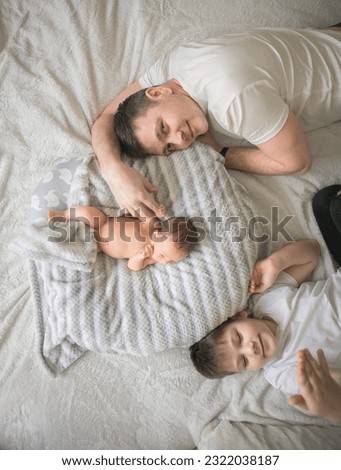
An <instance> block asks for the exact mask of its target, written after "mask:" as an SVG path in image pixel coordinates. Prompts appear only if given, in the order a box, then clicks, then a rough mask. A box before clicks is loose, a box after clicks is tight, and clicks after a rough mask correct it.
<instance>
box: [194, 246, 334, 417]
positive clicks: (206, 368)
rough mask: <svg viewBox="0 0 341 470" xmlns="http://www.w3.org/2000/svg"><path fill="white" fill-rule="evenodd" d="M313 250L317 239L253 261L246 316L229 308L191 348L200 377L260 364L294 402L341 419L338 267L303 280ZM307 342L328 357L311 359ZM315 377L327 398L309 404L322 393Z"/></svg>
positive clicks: (309, 269)
mask: <svg viewBox="0 0 341 470" xmlns="http://www.w3.org/2000/svg"><path fill="white" fill-rule="evenodd" d="M319 253H320V249H319V245H318V243H317V242H316V241H315V240H301V241H298V242H294V243H290V244H288V245H285V246H284V247H283V248H281V249H280V250H278V251H276V252H275V253H273V254H272V255H270V256H269V257H268V258H266V259H264V260H261V261H257V263H256V264H255V266H254V269H253V273H252V277H251V281H250V286H249V291H250V292H251V293H253V295H252V297H251V304H250V311H251V312H252V313H251V316H249V314H248V313H247V312H246V311H245V310H244V311H242V312H239V313H237V314H235V315H234V316H233V317H231V318H229V319H228V320H226V321H225V322H224V323H222V324H221V325H220V326H218V327H217V328H216V329H214V330H213V331H212V332H211V333H209V334H208V335H207V336H205V337H204V338H202V339H201V340H200V341H198V342H197V343H195V344H194V345H193V346H191V348H190V351H191V358H192V361H193V364H194V366H195V367H196V369H197V370H198V371H199V372H200V373H201V374H203V375H204V376H205V377H208V378H220V377H224V376H226V375H229V374H231V373H236V372H244V371H257V370H259V369H263V373H264V376H265V378H266V380H267V381H268V382H269V383H270V384H271V385H273V386H274V387H275V388H278V389H279V390H281V391H282V392H284V393H285V394H287V395H293V396H292V397H291V399H290V402H291V403H292V404H296V405H299V406H303V407H305V408H308V406H309V407H310V409H311V411H312V412H315V413H318V414H321V415H322V416H323V417H326V418H327V419H330V420H337V421H340V422H341V388H340V387H339V385H338V384H337V383H336V382H335V380H338V381H340V378H341V348H340V345H341V268H340V269H339V270H338V271H337V272H335V273H334V274H333V275H331V276H330V277H329V278H328V279H327V280H326V281H317V282H304V280H305V279H306V278H307V277H308V276H309V274H310V273H311V272H312V270H313V269H314V268H315V266H316V265H317V263H318V258H319ZM307 347H308V348H310V349H311V348H313V350H315V349H316V347H321V348H323V349H324V351H325V354H326V358H325V356H324V354H323V353H322V352H321V351H320V352H319V353H318V358H319V362H317V361H315V360H314V359H313V358H312V356H311V355H310V353H309V352H308V351H306V350H303V351H302V349H303V348H304V349H305V348H307ZM297 351H298V353H297V354H298V364H297V361H296V352H297ZM327 364H328V366H329V367H330V368H331V369H333V370H332V371H331V375H332V376H333V378H332V377H330V376H329V372H328V366H327ZM296 369H297V371H296ZM296 373H297V377H296ZM334 379H335V380H334ZM321 383H322V384H323V383H327V387H326V389H325V390H324V393H325V394H326V395H327V396H328V397H329V398H328V403H320V405H319V407H317V406H315V407H314V406H313V405H312V403H315V402H316V403H317V404H318V401H317V400H315V401H314V394H313V393H312V392H313V391H314V392H315V393H321V390H322V391H323V389H324V388H323V386H322V388H321ZM299 387H300V388H301V394H299V391H300V388H299ZM315 390H317V392H316V391H315ZM330 407H331V408H332V409H330ZM334 407H335V408H334Z"/></svg>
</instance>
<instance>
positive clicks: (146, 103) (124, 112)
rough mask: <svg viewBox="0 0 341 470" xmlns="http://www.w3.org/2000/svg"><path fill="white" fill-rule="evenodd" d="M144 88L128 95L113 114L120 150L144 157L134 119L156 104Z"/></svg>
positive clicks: (133, 155) (137, 156) (144, 153)
mask: <svg viewBox="0 0 341 470" xmlns="http://www.w3.org/2000/svg"><path fill="white" fill-rule="evenodd" d="M146 90H147V88H144V89H143V90H139V91H137V92H136V93H133V94H132V95H130V96H128V98H126V99H125V100H124V101H122V103H121V104H120V105H119V107H118V109H117V111H116V114H115V116H114V132H115V134H116V136H117V139H118V142H119V144H120V147H121V151H122V152H124V153H126V154H127V155H130V156H131V157H133V158H144V157H146V156H147V154H146V152H145V151H144V150H143V148H142V145H141V144H140V142H139V141H138V140H137V138H136V135H135V131H136V128H135V126H134V121H135V119H137V118H139V117H141V116H144V115H145V114H146V112H147V111H148V109H149V108H150V107H153V106H156V105H157V104H158V103H157V102H156V101H152V100H151V99H149V98H148V96H147V95H146Z"/></svg>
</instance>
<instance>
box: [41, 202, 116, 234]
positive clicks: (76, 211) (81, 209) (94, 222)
mask: <svg viewBox="0 0 341 470" xmlns="http://www.w3.org/2000/svg"><path fill="white" fill-rule="evenodd" d="M48 219H49V221H51V222H65V221H66V220H77V221H81V222H83V223H84V224H86V225H89V226H90V227H91V228H93V229H95V230H97V229H98V228H99V227H101V226H102V225H104V224H105V223H106V222H107V221H108V216H107V215H106V214H104V213H103V212H102V211H100V210H98V209H96V208H95V207H91V206H75V207H71V208H70V209H66V210H65V211H60V210H57V209H51V210H49V211H48Z"/></svg>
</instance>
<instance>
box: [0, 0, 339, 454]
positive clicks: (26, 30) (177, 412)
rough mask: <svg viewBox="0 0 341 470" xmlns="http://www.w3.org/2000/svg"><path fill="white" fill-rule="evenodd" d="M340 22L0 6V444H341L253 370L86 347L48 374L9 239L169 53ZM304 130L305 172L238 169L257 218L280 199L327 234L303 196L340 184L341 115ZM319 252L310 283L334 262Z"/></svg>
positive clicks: (35, 1)
mask: <svg viewBox="0 0 341 470" xmlns="http://www.w3.org/2000/svg"><path fill="white" fill-rule="evenodd" d="M340 20H341V4H340V2H339V0H330V1H329V2H325V1H324V0H299V1H297V0H282V1H269V0H239V1H238V0H211V1H206V0H187V1H183V0H168V1H167V0H163V1H160V0H134V1H133V0H127V1H125V0H116V1H115V0H101V1H100V2H94V1H92V0H82V1H77V0H62V1H58V2H41V1H40V0H32V1H29V2H28V1H25V0H13V1H11V2H2V3H1V4H0V50H1V55H0V106H1V113H0V120H1V121H0V128H1V131H2V135H1V139H0V156H1V158H0V181H1V186H0V198H1V199H0V201H1V202H0V204H1V206H0V207H1V235H0V241H1V263H0V270H1V281H2V282H1V288H0V289H1V290H0V296H1V297H0V298H1V313H0V315H1V316H0V322H1V323H0V362H1V366H0V385H1V387H0V390H1V391H0V448H2V449H191V448H193V447H194V446H195V445H197V446H198V447H199V448H207V449H217V448H225V449H238V448H241V449H242V448H244V449H245V448H254V449H257V448H267V449H272V448H305V449H310V448H315V449H317V448H322V449H329V448H332V449H340V443H341V431H340V427H336V426H330V425H326V424H325V423H323V422H322V421H321V420H318V419H312V418H311V419H310V418H309V419H307V418H306V417H305V416H304V415H302V413H299V412H296V411H295V410H294V409H292V408H289V407H288V406H287V405H286V403H285V398H284V397H282V396H281V395H279V394H278V392H276V391H274V390H272V389H271V387H269V386H267V385H266V384H265V383H264V386H263V393H262V395H261V396H259V397H258V400H257V403H256V404H255V406H254V407H252V403H253V402H254V390H255V389H256V388H257V390H258V389H259V384H260V382H261V381H262V379H261V378H260V377H259V376H255V377H249V376H245V377H244V378H243V379H239V378H236V377H232V378H228V379H225V380H223V381H208V380H205V379H203V378H201V377H200V376H199V375H198V374H197V373H196V371H194V369H193V368H192V366H191V364H190V361H189V357H188V352H187V351H186V350H177V349H174V350H171V351H165V352H162V353H158V354H154V355H150V356H148V357H146V358H136V357H131V356H126V355H115V356H113V355H100V354H97V353H86V354H85V355H84V356H83V357H82V358H81V359H79V360H78V361H77V362H76V363H75V364H74V365H73V366H72V367H70V368H69V369H67V370H66V371H65V373H63V374H62V375H61V376H59V377H57V378H55V379H53V378H51V377H49V376H48V375H47V374H46V372H45V370H44V369H43V368H41V367H40V363H39V360H38V353H37V349H36V348H37V342H36V338H35V333H36V328H35V318H34V315H33V305H32V303H31V293H30V286H29V281H28V273H27V269H26V261H25V260H24V259H22V258H20V257H19V256H18V255H17V254H16V253H14V252H12V251H11V250H9V248H8V246H9V242H10V241H11V240H12V239H13V238H15V237H16V235H17V234H18V233H19V232H20V231H21V230H22V228H23V227H24V225H25V224H26V222H27V217H28V209H29V202H30V196H31V194H32V192H33V189H34V187H35V186H36V184H37V182H38V181H39V180H40V178H41V177H42V176H43V175H44V174H45V173H46V172H47V171H48V170H49V169H50V168H51V166H52V164H53V162H55V161H56V160H57V159H58V158H60V157H64V158H70V159H71V158H76V157H82V156H84V155H89V154H90V153H92V148H91V142H90V128H91V125H92V123H93V121H94V120H95V118H96V117H97V116H98V114H99V113H100V111H101V110H102V109H103V107H104V106H105V105H106V104H107V103H108V101H109V100H110V99H111V98H112V97H114V96H115V95H116V94H117V93H118V92H119V91H121V90H122V89H123V88H124V87H125V86H126V85H127V84H128V83H130V82H132V81H133V80H135V79H136V78H137V77H138V76H139V75H141V74H142V72H143V71H144V70H145V69H146V68H147V66H148V65H149V64H150V63H152V62H153V61H154V60H155V59H156V58H157V57H158V56H159V54H161V53H162V52H163V51H165V50H168V49H170V48H171V47H173V46H175V45H176V44H177V43H179V42H186V41H188V40H193V39H198V38H202V37H208V36H213V35H216V34H220V33H223V32H235V31H243V30H247V29H251V28H255V27H261V26H274V27H276V26H288V27H289V26H290V27H311V26H315V27H325V26H327V25H329V24H332V23H335V22H338V21H340ZM308 137H309V140H310V142H311V144H312V150H313V155H314V166H313V169H312V170H311V172H309V173H308V174H307V175H305V176H304V177H300V178H298V177H290V178H289V177H286V178H282V177H278V178H271V179H270V178H268V177H257V176H252V175H246V174H241V173H239V172H233V176H234V177H236V178H237V179H238V180H239V181H241V182H242V183H243V184H244V185H245V187H247V188H248V189H249V190H250V191H252V192H253V194H254V203H255V208H256V209H257V214H256V215H260V216H264V217H269V215H270V207H271V205H278V206H279V207H280V214H282V215H283V216H284V215H288V214H291V215H296V217H295V218H294V219H293V220H292V221H291V222H290V224H288V226H287V227H288V230H289V231H290V234H291V235H292V236H293V237H294V238H302V237H317V238H319V239H320V240H321V238H320V234H319V232H318V230H317V226H316V223H315V221H314V219H313V217H312V212H311V205H310V201H311V197H312V195H313V194H314V192H316V190H317V189H318V188H320V187H323V186H325V185H326V184H330V183H334V182H340V176H341V155H340V149H341V123H336V124H333V125H331V126H328V127H327V128H324V129H320V130H318V131H315V132H312V133H310V134H309V136H308ZM256 209H255V210H256ZM269 228H271V227H269V226H267V227H265V229H266V230H268V229H269ZM283 242H284V240H283V239H282V238H280V239H279V240H278V242H276V241H275V240H273V241H272V243H267V244H264V245H262V250H261V251H262V253H263V254H264V255H266V254H267V253H268V252H269V250H270V248H276V247H278V246H280V245H281V244H283ZM322 247H323V257H322V260H321V263H320V265H319V268H318V270H317V271H316V273H315V275H314V278H321V277H324V276H325V275H327V274H328V273H329V272H331V271H332V270H333V264H332V261H331V258H330V256H329V254H328V252H327V250H326V248H325V246H324V245H323V244H322ZM250 416H251V418H252V419H250ZM246 417H247V420H248V422H245V420H246ZM307 422H308V423H309V424H308V425H307Z"/></svg>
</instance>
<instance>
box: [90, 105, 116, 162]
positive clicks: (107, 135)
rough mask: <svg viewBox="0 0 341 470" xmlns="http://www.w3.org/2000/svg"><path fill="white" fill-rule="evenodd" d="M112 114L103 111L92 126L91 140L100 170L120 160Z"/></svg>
mask: <svg viewBox="0 0 341 470" xmlns="http://www.w3.org/2000/svg"><path fill="white" fill-rule="evenodd" d="M113 120H114V115H113V114H111V113H103V114H102V115H101V116H100V117H99V118H98V119H97V121H96V122H95V123H94V125H93V126H92V130H91V142H92V147H93V149H94V152H95V154H96V156H97V158H98V161H99V164H100V167H101V169H102V170H104V169H105V168H107V167H108V166H109V165H112V164H113V163H114V162H115V161H117V162H118V161H120V160H121V150H120V146H119V143H118V141H117V138H116V135H115V132H114V128H113Z"/></svg>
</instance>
